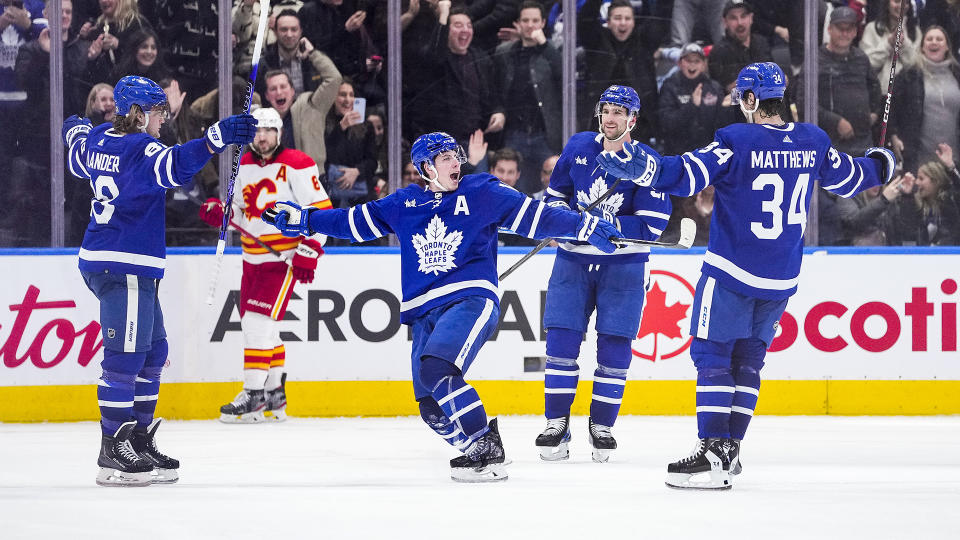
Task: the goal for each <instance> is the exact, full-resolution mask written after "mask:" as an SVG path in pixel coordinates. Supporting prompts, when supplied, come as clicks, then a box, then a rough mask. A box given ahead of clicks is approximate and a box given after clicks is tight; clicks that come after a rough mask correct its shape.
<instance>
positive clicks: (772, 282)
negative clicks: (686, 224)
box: [703, 251, 800, 291]
mask: <svg viewBox="0 0 960 540" xmlns="http://www.w3.org/2000/svg"><path fill="white" fill-rule="evenodd" d="M703 262H704V263H705V264H709V265H710V266H713V267H714V268H717V269H718V270H722V271H723V272H726V273H727V274H730V276H731V277H733V278H734V279H736V280H737V281H739V282H741V283H745V284H747V285H749V286H751V287H754V288H756V289H767V290H775V291H787V290H790V289H792V288H794V287H796V286H797V284H798V283H799V282H800V276H799V275H797V276H796V277H794V278H792V279H772V278H765V277H760V276H756V275H753V274H751V273H750V272H747V271H746V270H744V269H743V268H740V267H739V266H737V265H736V264H734V263H733V262H731V261H729V260H728V259H725V258H723V257H721V256H720V255H717V254H716V253H714V252H712V251H707V252H706V253H705V254H704V255H703Z"/></svg>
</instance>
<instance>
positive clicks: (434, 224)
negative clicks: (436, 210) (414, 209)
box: [411, 215, 463, 276]
mask: <svg viewBox="0 0 960 540" xmlns="http://www.w3.org/2000/svg"><path fill="white" fill-rule="evenodd" d="M411 241H412V242H413V247H414V249H416V250H417V257H418V258H419V259H420V266H419V267H418V268H417V270H420V271H421V272H423V273H424V274H430V273H433V275H435V276H436V275H439V274H440V272H448V271H450V269H452V268H456V267H457V265H456V264H455V263H454V262H453V261H454V259H455V258H456V257H455V255H456V253H457V248H458V247H460V242H462V241H463V233H462V232H460V231H453V232H451V233H450V234H447V226H446V225H445V224H444V223H443V220H442V219H440V216H436V215H435V216H433V219H431V220H430V223H428V224H427V230H426V235H425V236H422V235H419V234H415V235H413V237H412V238H411Z"/></svg>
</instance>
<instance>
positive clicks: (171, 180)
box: [163, 148, 180, 187]
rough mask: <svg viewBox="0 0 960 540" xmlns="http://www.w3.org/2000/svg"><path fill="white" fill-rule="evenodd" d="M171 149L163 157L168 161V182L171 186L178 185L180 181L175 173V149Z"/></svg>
mask: <svg viewBox="0 0 960 540" xmlns="http://www.w3.org/2000/svg"><path fill="white" fill-rule="evenodd" d="M170 150H171V151H169V152H167V155H166V157H164V158H163V159H165V160H166V161H167V183H169V184H170V187H178V186H179V185H180V183H179V182H177V177H176V176H174V175H173V156H174V154H173V151H172V150H173V149H172V148H171V149H170Z"/></svg>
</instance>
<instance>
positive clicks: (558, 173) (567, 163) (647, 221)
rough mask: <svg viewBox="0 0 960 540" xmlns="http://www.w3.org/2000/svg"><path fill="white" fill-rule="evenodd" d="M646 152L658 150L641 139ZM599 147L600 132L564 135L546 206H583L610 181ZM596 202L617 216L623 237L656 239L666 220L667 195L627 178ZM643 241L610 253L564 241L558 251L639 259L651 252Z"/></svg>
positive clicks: (599, 260) (581, 258)
mask: <svg viewBox="0 0 960 540" xmlns="http://www.w3.org/2000/svg"><path fill="white" fill-rule="evenodd" d="M641 146H642V147H643V149H644V150H645V151H646V152H649V153H651V154H652V155H654V156H657V153H656V152H654V150H653V149H651V148H650V147H648V146H646V145H642V144H641ZM601 151H603V135H601V134H599V133H597V132H590V131H584V132H581V133H577V134H575V135H574V136H573V137H571V138H570V140H569V141H567V144H566V146H565V147H564V148H563V152H562V153H561V154H560V159H559V160H558V161H557V165H556V166H555V167H554V169H553V174H552V175H551V176H550V185H549V187H547V190H546V193H545V194H544V201H546V203H547V204H549V205H550V206H557V205H560V206H568V207H570V208H574V209H579V210H584V209H586V208H587V206H589V205H590V203H592V202H593V201H595V200H597V199H599V198H600V197H601V196H603V194H604V193H606V192H607V190H608V189H610V187H611V186H613V183H614V182H615V181H616V178H614V177H613V176H611V175H609V174H606V172H604V170H603V169H601V168H600V167H599V166H598V165H597V156H598V155H599V154H600V152H601ZM599 208H600V209H602V210H606V211H609V212H610V213H612V214H613V215H615V216H616V218H617V220H618V221H619V222H620V223H619V225H620V231H621V232H622V233H623V236H624V237H625V238H638V239H642V240H656V239H657V238H659V237H660V235H661V234H663V230H664V229H665V228H666V226H667V222H668V221H669V220H670V211H671V209H672V205H671V203H670V198H669V197H667V196H666V195H665V194H663V193H659V192H657V191H654V190H652V189H650V188H642V187H638V186H637V185H636V184H634V183H633V182H631V181H629V180H625V181H621V182H620V183H619V184H617V187H616V190H615V192H614V193H613V194H612V195H610V197H609V198H607V199H606V200H605V201H604V202H602V203H600V205H599ZM649 253H650V248H649V247H647V246H639V245H635V244H634V245H628V246H625V247H620V248H617V250H616V251H615V252H613V253H604V252H602V251H600V250H599V249H597V248H595V247H593V246H591V245H590V244H588V243H586V242H576V241H571V242H564V243H562V244H560V249H559V250H558V251H557V256H558V257H565V258H568V259H573V260H576V261H578V262H581V263H584V264H591V263H592V264H611V263H626V262H643V261H646V260H647V257H648V256H649Z"/></svg>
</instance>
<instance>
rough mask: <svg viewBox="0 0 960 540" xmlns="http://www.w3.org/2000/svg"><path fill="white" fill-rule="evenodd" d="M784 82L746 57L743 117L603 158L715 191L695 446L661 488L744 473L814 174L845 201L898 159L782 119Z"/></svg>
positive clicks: (635, 172) (699, 318) (689, 188)
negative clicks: (669, 151)
mask: <svg viewBox="0 0 960 540" xmlns="http://www.w3.org/2000/svg"><path fill="white" fill-rule="evenodd" d="M785 83H786V78H785V77H784V74H783V72H782V71H781V70H780V68H779V67H777V65H776V64H773V63H762V64H751V65H749V66H747V67H746V68H744V69H743V70H742V71H741V72H740V75H739V77H738V78H737V83H736V88H735V89H734V91H733V101H734V103H735V104H736V103H739V105H740V108H741V110H742V111H743V113H744V115H745V116H746V118H747V123H744V124H734V125H731V126H727V127H725V128H722V129H720V130H719V131H717V133H716V136H715V138H714V141H713V142H712V143H710V144H709V145H707V146H706V147H704V148H701V149H699V150H695V151H693V152H687V153H685V154H683V155H682V156H671V157H663V158H658V157H657V156H655V155H651V154H647V153H646V152H645V151H644V150H643V149H642V148H639V147H636V146H634V147H632V148H630V150H631V152H630V157H625V156H624V155H616V154H603V155H601V156H600V157H599V158H598V162H599V163H600V164H601V165H602V166H603V167H604V168H605V169H607V171H608V172H613V173H614V174H618V175H621V176H623V177H625V178H632V179H634V181H635V182H637V183H638V184H640V185H644V186H651V187H654V188H656V189H657V190H663V191H665V192H667V193H671V194H676V195H683V196H688V195H693V194H694V193H697V192H698V191H701V190H702V189H704V188H706V187H707V186H708V185H712V186H714V188H715V195H714V210H713V218H712V221H711V224H710V241H709V244H708V246H707V252H706V255H705V256H704V261H703V268H702V270H701V272H702V275H701V278H700V281H699V282H698V283H697V289H696V295H695V298H694V304H693V309H692V314H693V316H692V317H691V319H692V322H691V330H690V333H691V335H692V336H693V338H694V339H693V343H692V344H691V346H690V355H691V356H692V357H693V362H694V365H695V366H696V368H697V393H696V404H697V426H698V431H699V439H700V440H699V441H698V443H697V445H696V448H695V449H694V451H693V453H692V454H691V455H690V456H688V457H686V458H683V459H681V460H679V461H677V462H675V463H671V464H670V465H669V466H668V467H667V481H666V483H667V485H668V486H670V487H676V488H694V489H728V488H730V487H731V483H730V475H731V474H732V475H736V474H739V473H740V471H741V469H742V466H741V464H740V458H739V456H740V441H741V440H742V439H743V437H744V435H745V434H746V431H747V425H748V424H749V422H750V419H751V418H752V416H753V411H754V408H755V407H756V404H757V397H758V396H759V391H760V369H761V368H762V367H763V364H764V362H763V361H764V356H765V355H766V350H767V348H768V347H769V345H770V342H771V341H772V340H773V337H774V335H775V333H776V330H777V323H778V321H779V319H780V316H781V315H782V314H783V311H784V309H785V308H786V305H787V299H788V298H789V297H790V296H791V295H793V294H794V293H795V292H796V290H797V284H798V281H799V275H800V263H801V259H802V256H803V232H804V229H805V228H806V226H807V210H808V209H809V207H810V198H811V197H812V196H813V192H814V190H813V189H811V186H812V185H813V183H814V182H815V181H817V180H819V181H820V183H821V185H822V187H823V189H826V190H828V191H830V192H832V193H836V194H837V195H839V196H841V197H852V196H853V195H855V194H857V193H859V192H861V191H863V190H865V189H867V188H870V187H872V186H876V185H879V184H882V183H885V182H888V181H889V180H890V178H891V177H892V175H893V171H894V167H895V165H896V162H895V160H894V157H893V153H892V152H890V151H889V150H887V149H885V148H870V149H868V150H867V152H866V156H865V157H863V158H854V157H851V156H849V155H846V154H843V153H840V152H838V151H837V150H836V149H834V148H833V147H832V146H831V142H830V139H829V137H828V136H827V134H826V133H824V131H823V130H821V129H820V128H818V127H816V126H814V125H811V124H805V123H796V124H795V123H786V122H784V121H783V120H782V118H781V116H780V114H781V112H780V111H781V108H782V104H783V100H782V98H783V93H784V87H785Z"/></svg>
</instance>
